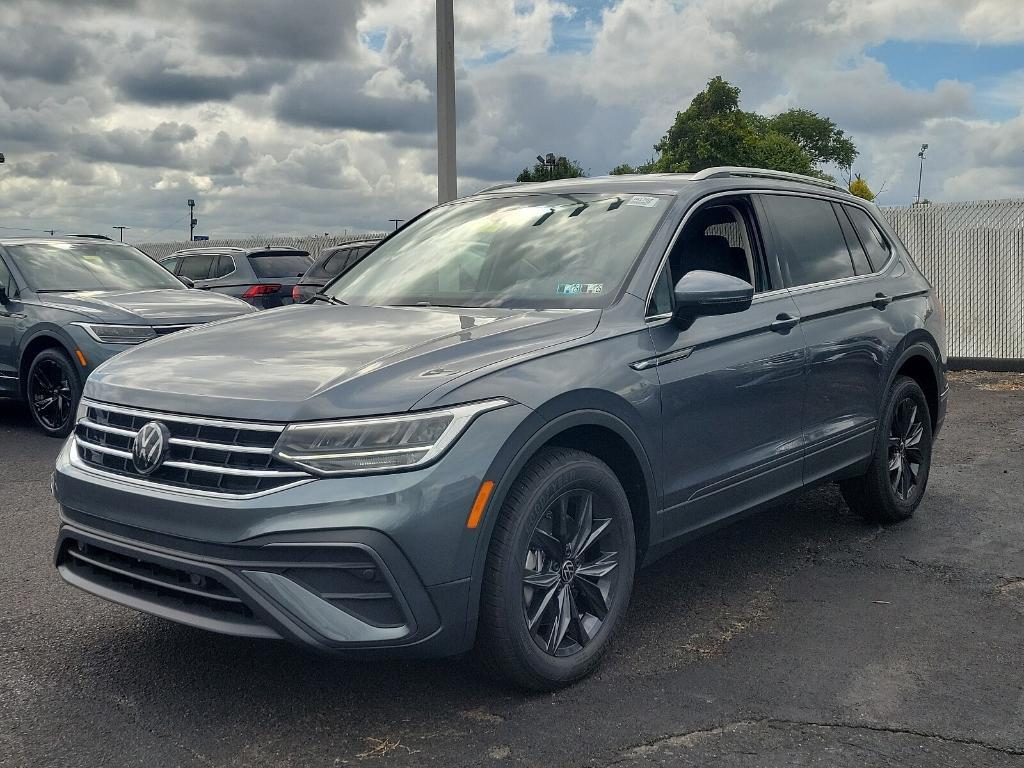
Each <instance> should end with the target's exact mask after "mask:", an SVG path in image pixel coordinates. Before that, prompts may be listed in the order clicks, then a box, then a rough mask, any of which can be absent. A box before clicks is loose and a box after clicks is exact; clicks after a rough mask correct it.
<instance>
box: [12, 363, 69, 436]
mask: <svg viewBox="0 0 1024 768" xmlns="http://www.w3.org/2000/svg"><path fill="white" fill-rule="evenodd" d="M26 395H27V396H28V407H29V411H31V413H32V418H33V419H35V422H36V424H38V425H39V428H40V429H42V430H43V431H44V432H45V433H46V434H48V435H50V436H51V437H66V436H67V435H68V434H69V433H70V432H71V429H72V428H73V427H74V426H75V411H76V410H77V408H78V401H79V399H80V398H81V396H82V385H81V384H80V383H79V381H78V372H77V371H76V370H75V367H74V365H72V364H71V359H70V358H69V357H68V356H67V355H66V354H65V353H64V351H63V350H60V349H56V348H52V347H51V348H50V349H44V350H43V351H42V352H40V353H39V354H38V355H36V356H35V359H34V360H33V361H32V364H31V365H30V366H29V369H28V387H27V390H26Z"/></svg>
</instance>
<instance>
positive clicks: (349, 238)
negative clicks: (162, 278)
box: [136, 232, 384, 261]
mask: <svg viewBox="0 0 1024 768" xmlns="http://www.w3.org/2000/svg"><path fill="white" fill-rule="evenodd" d="M382 237H384V233H383V232H373V233H370V234H365V235H324V236H321V237H315V236H307V237H245V238H239V239H235V240H197V241H195V242H191V243H190V242H189V241H188V240H180V241H178V242H176V243H143V244H141V245H138V246H136V247H137V248H139V249H140V250H142V251H144V252H145V253H147V254H149V256H150V257H151V258H153V259H156V260H158V261H159V260H160V259H162V258H164V257H165V256H170V255H171V254H172V253H174V252H175V251H181V250H183V249H185V248H206V247H220V248H224V247H228V246H233V247H236V248H262V247H264V246H267V245H269V246H286V247H289V248H300V249H302V250H303V251H308V252H309V254H310V255H311V256H312V257H313V258H316V257H317V256H319V255H320V252H321V251H323V250H324V249H326V248H331V247H332V246H335V245H341V244H342V243H351V242H353V241H355V240H379V239H380V238H382Z"/></svg>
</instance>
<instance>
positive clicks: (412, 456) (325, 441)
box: [274, 399, 511, 475]
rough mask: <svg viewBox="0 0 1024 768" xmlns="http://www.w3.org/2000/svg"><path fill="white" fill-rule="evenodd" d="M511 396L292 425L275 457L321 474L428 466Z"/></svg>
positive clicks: (278, 442) (280, 439) (282, 437)
mask: <svg viewBox="0 0 1024 768" xmlns="http://www.w3.org/2000/svg"><path fill="white" fill-rule="evenodd" d="M510 404H511V403H510V402H509V401H508V400H503V399H502V400H486V401H483V402H479V403H469V404H468V405H459V406H456V407H454V408H444V409H441V410H437V411H424V412H423V413H412V414H407V415H403V416H383V417H375V418H369V419H348V420H345V421H320V422H314V423H309V424H292V425H290V426H288V427H287V428H286V429H285V430H284V432H282V433H281V437H280V438H279V439H278V441H277V445H276V446H274V456H276V457H277V458H279V459H281V460H282V461H286V462H288V463H290V464H295V465H297V466H300V467H302V468H303V469H307V470H309V471H310V472H313V473H314V474H318V475H351V474H369V473H373V472H388V471H393V470H398V469H411V468H414V467H419V466H423V465H425V464H429V463H430V462H431V461H433V460H434V459H436V458H437V457H438V456H440V455H441V454H442V453H444V452H445V451H446V450H447V449H448V447H449V446H450V445H451V444H452V443H454V442H455V440H456V439H457V438H458V437H459V435H461V434H462V433H463V431H465V429H466V427H468V426H469V424H470V422H471V421H473V419H475V418H476V417H477V416H479V415H480V414H481V413H484V412H485V411H493V410H494V409H495V408H503V407H504V406H506V405H510Z"/></svg>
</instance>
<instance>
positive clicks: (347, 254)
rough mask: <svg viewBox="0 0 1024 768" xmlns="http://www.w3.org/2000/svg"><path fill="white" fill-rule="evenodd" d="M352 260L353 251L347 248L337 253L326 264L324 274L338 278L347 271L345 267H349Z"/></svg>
mask: <svg viewBox="0 0 1024 768" xmlns="http://www.w3.org/2000/svg"><path fill="white" fill-rule="evenodd" d="M351 260H352V249H351V248H345V249H344V250H341V251H336V252H335V253H334V255H333V256H331V258H329V259H328V260H327V263H326V264H324V272H326V273H327V274H328V275H330V276H331V277H336V276H338V275H340V274H341V273H342V272H344V271H345V267H347V266H348V265H349V263H350V262H351Z"/></svg>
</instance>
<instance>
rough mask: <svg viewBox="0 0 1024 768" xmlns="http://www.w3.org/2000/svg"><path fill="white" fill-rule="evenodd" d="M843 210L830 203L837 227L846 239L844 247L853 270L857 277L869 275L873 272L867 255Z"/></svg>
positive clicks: (838, 205)
mask: <svg viewBox="0 0 1024 768" xmlns="http://www.w3.org/2000/svg"><path fill="white" fill-rule="evenodd" d="M843 208H844V206H842V205H840V204H839V203H832V210H833V211H835V212H836V218H838V219H839V226H840V227H841V228H842V230H843V237H844V238H846V245H847V247H849V249H850V256H851V257H852V258H853V268H854V270H855V271H856V272H857V274H858V275H870V274H871V273H872V272H874V270H873V269H872V268H871V264H870V263H869V262H868V255H867V254H866V253H864V248H863V246H862V245H861V244H860V240H858V239H857V233H856V232H854V231H853V225H852V224H850V220H849V219H848V218H847V217H846V214H845V213H843Z"/></svg>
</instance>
